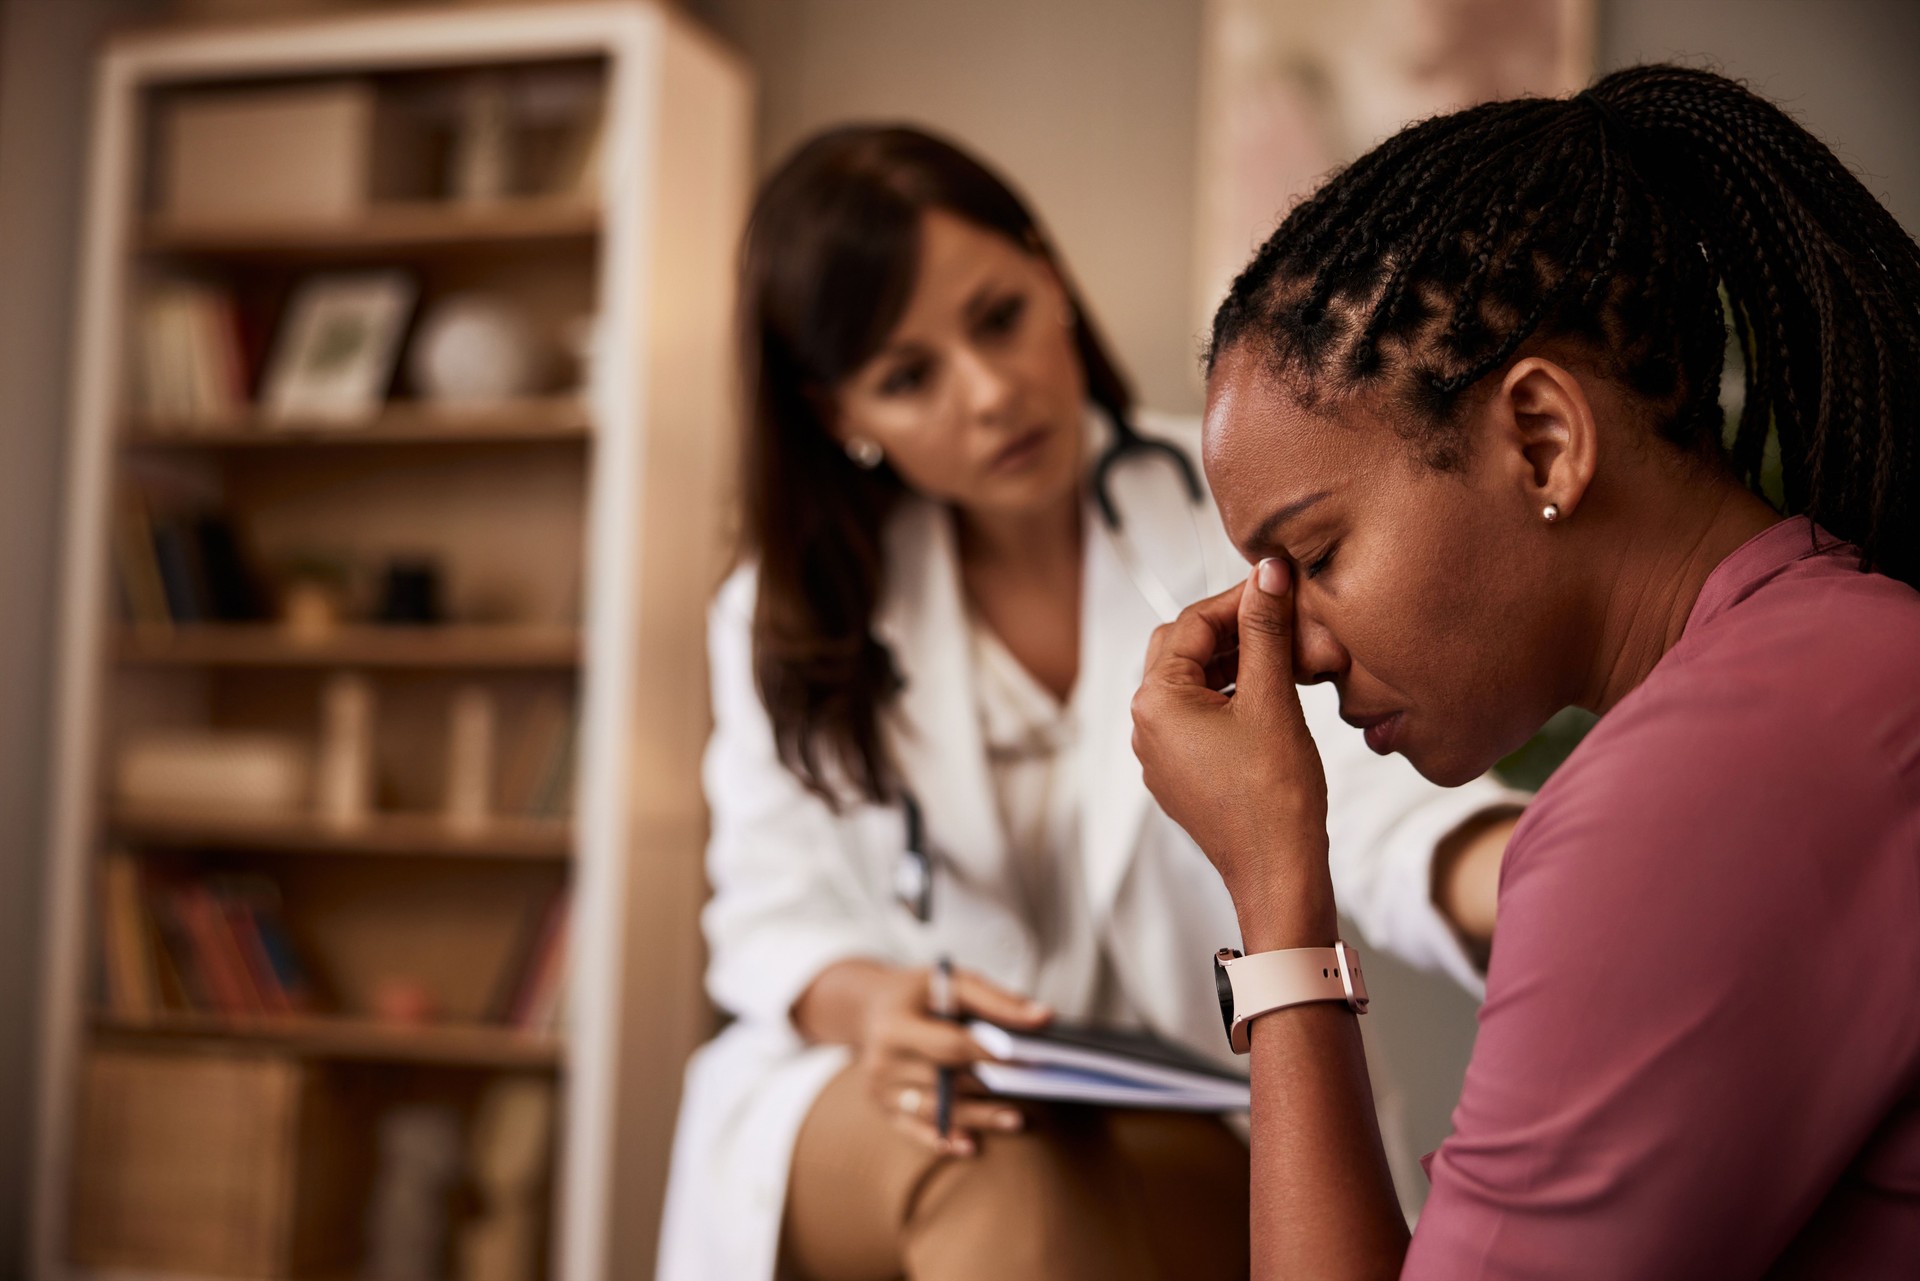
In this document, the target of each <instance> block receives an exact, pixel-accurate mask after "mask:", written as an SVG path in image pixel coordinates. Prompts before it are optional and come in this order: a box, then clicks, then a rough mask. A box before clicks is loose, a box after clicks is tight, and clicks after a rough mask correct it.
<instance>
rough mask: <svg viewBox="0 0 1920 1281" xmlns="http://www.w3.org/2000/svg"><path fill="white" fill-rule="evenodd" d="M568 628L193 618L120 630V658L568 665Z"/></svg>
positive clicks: (176, 663) (575, 657)
mask: <svg viewBox="0 0 1920 1281" xmlns="http://www.w3.org/2000/svg"><path fill="white" fill-rule="evenodd" d="M580 655H581V636H580V633H579V632H578V631H577V630H575V629H573V628H567V627H522V626H499V627H488V626H445V627H374V626H364V625H362V626H345V627H339V628H335V629H333V630H332V631H329V632H327V633H325V634H323V635H319V636H315V637H312V638H305V637H300V636H296V635H293V634H290V633H288V632H287V631H286V630H285V629H284V628H281V627H279V626H276V625H273V624H265V623H263V624H249V623H195V624H190V625H182V626H178V627H138V628H129V629H128V630H126V631H125V632H123V633H122V635H121V637H120V642H119V658H120V661H121V662H123V663H128V664H131V665H134V666H141V667H370V668H414V669H421V668H429V669H431V668H444V669H454V670H457V669H462V668H468V669H485V668H493V669H513V668H570V667H573V666H575V665H576V664H578V663H579V661H580Z"/></svg>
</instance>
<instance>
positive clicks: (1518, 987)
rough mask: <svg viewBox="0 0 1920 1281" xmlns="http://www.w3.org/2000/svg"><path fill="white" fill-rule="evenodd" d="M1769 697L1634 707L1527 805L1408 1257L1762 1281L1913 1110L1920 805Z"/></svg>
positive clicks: (1452, 1270) (1431, 1263)
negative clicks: (1880, 1132)
mask: <svg viewBox="0 0 1920 1281" xmlns="http://www.w3.org/2000/svg"><path fill="white" fill-rule="evenodd" d="M1759 706H1760V701H1759V700H1755V701H1753V702H1749V703H1748V704H1747V706H1745V707H1741V706H1738V705H1736V702H1735V701H1734V700H1728V701H1726V702H1724V703H1722V704H1720V705H1717V706H1708V707H1701V706H1697V705H1694V706H1688V707H1685V708H1681V709H1677V710H1668V711H1666V712H1662V711H1661V710H1660V709H1657V708H1654V709H1647V708H1642V709H1639V710H1638V712H1637V713H1635V712H1630V711H1629V709H1628V707H1627V706H1625V705H1623V707H1622V708H1620V709H1617V714H1619V713H1626V714H1627V715H1626V719H1625V722H1623V723H1617V724H1613V725H1608V724H1606V723H1604V722H1603V725H1602V730H1598V731H1596V736H1599V735H1601V734H1602V733H1603V731H1605V732H1607V734H1606V738H1607V739H1611V740H1612V742H1611V743H1609V742H1607V741H1606V740H1605V739H1599V738H1597V739H1596V741H1590V742H1589V743H1588V744H1586V745H1585V747H1583V748H1582V752H1581V753H1580V754H1579V755H1576V757H1575V760H1574V761H1573V762H1570V764H1569V766H1568V767H1567V770H1566V771H1565V776H1564V777H1563V778H1559V779H1556V780H1554V783H1553V784H1552V785H1550V787H1549V789H1548V790H1547V791H1546V792H1543V793H1542V795H1541V801H1540V803H1539V805H1538V806H1537V808H1536V809H1535V811H1533V812H1532V813H1530V814H1529V815H1528V817H1527V819H1526V820H1524V821H1523V824H1522V826H1521V828H1520V830H1519V832H1518V833H1517V834H1516V836H1515V840H1514V843H1513V846H1512V848H1511V850H1510V852H1509V854H1508V859H1507V865H1506V867H1505V869H1504V872H1503V876H1502V886H1501V894H1500V915H1499V922H1500V924H1499V932H1498V935H1497V943H1496V947H1495V950H1494V956H1493V966H1492V969H1491V972H1490V973H1489V975H1488V982H1487V990H1488V995H1487V1002H1486V1005H1485V1007H1484V1009H1483V1010H1482V1013H1481V1017H1480V1032H1479V1036H1478V1039H1477V1041H1476V1043H1475V1047H1474V1055H1473V1061H1472V1064H1471V1065H1470V1067H1469V1068H1468V1072H1467V1078H1466V1084H1465V1087H1464V1089H1463V1092H1462V1096H1461V1101H1460V1105H1459V1107H1458V1109H1457V1110H1456V1112H1455V1114H1454V1134H1453V1135H1452V1136H1451V1137H1450V1138H1449V1139H1448V1140H1447V1141H1446V1143H1445V1144H1444V1145H1442V1147H1441V1148H1440V1150H1439V1152H1438V1153H1437V1154H1435V1157H1434V1159H1433V1160H1432V1162H1431V1164H1430V1167H1429V1169H1430V1173H1431V1175H1432V1182H1433V1186H1432V1194H1431V1197H1430V1198H1429V1200H1428V1201H1427V1204H1426V1208H1425V1210H1424V1212H1423V1213H1422V1215H1421V1218H1420V1222H1419V1227H1418V1230H1417V1231H1416V1232H1415V1234H1414V1239H1413V1246H1412V1250H1411V1252H1410V1254H1409V1256H1408V1259H1407V1264H1406V1269H1405V1272H1404V1274H1403V1275H1404V1276H1406V1277H1412V1278H1423V1279H1425V1278H1453V1277H1461V1278H1464V1277H1488V1278H1499V1277H1521V1276H1527V1277H1539V1276H1554V1277H1586V1276H1595V1277H1598V1276H1606V1277H1668V1276H1672V1277H1683V1276H1722V1277H1735V1276H1755V1275H1758V1274H1759V1273H1761V1272H1763V1271H1765V1270H1766V1269H1767V1268H1768V1267H1769V1266H1770V1264H1771V1263H1772V1261H1773V1260H1774V1259H1776V1257H1778V1256H1779V1254H1780V1253H1781V1251H1782V1250H1783V1249H1785V1248H1786V1247H1787V1245H1788V1243H1789V1242H1790V1241H1792V1240H1793V1238H1794V1237H1795V1235H1796V1234H1797V1233H1799V1232H1800V1231H1801V1230H1802V1228H1803V1227H1804V1225H1806V1224H1807V1222H1808V1220H1809V1217H1810V1216H1812V1215H1813V1214H1814V1213H1815V1211H1816V1210H1817V1209H1818V1208H1819V1207H1820V1204H1821V1202H1822V1200H1823V1198H1825V1196H1826V1195H1827V1193H1828V1191H1829V1189H1831V1188H1832V1187H1833V1185H1834V1184H1835V1182H1836V1180H1838V1179H1840V1178H1841V1176H1842V1174H1843V1171H1844V1170H1845V1168H1846V1167H1847V1164H1848V1163H1849V1162H1850V1161H1852V1160H1853V1159H1854V1158H1855V1156H1856V1155H1857V1154H1858V1153H1859V1151H1860V1149H1861V1147H1862V1145H1863V1143H1865V1142H1866V1141H1867V1140H1868V1138H1869V1136H1870V1135H1871V1134H1872V1132H1873V1130H1874V1127H1875V1126H1876V1125H1877V1124H1878V1123H1879V1122H1880V1119H1881V1118H1882V1117H1883V1116H1884V1115H1885V1114H1886V1113H1887V1112H1888V1110H1889V1108H1891V1107H1893V1106H1894V1105H1895V1102H1896V1101H1897V1099H1898V1097H1899V1094H1900V1092H1901V1091H1902V1090H1903V1089H1904V1088H1905V1082H1906V1081H1907V1074H1908V1073H1909V1072H1910V1071H1911V1067H1912V1064H1913V1063H1914V1061H1915V1058H1914V1056H1915V1052H1916V1047H1915V1039H1916V1031H1915V1025H1916V1019H1915V1014H1914V1010H1913V1008H1912V1004H1913V987H1912V984H1911V983H1910V982H1908V981H1906V980H1904V979H1899V980H1894V981H1876V979H1875V975H1876V974H1881V975H1889V974H1905V975H1912V974H1915V973H1920V944H1916V942H1915V940H1914V938H1913V934H1914V931H1913V930H1912V929H1911V928H1909V925H1908V924H1907V923H1908V922H1909V921H1910V920H1911V914H1912V911H1913V903H1914V896H1915V893H1916V889H1915V860H1914V858H1913V853H1912V851H1913V850H1914V848H1916V846H1915V832H1914V831H1913V823H1912V817H1911V815H1912V811H1911V808H1910V806H1911V802H1910V801H1909V800H1907V799H1906V798H1904V796H1903V795H1902V792H1901V785H1900V784H1899V783H1898V782H1897V781H1896V780H1895V779H1894V778H1893V777H1892V775H1891V774H1890V773H1889V772H1888V771H1886V770H1885V769H1884V768H1883V767H1882V765H1881V763H1880V762H1877V761H1873V760H1863V759H1862V753H1860V752H1859V750H1858V748H1857V745H1852V746H1850V745H1849V744H1847V743H1846V742H1845V741H1844V736H1843V735H1840V734H1835V733H1830V732H1827V729H1826V727H1823V726H1820V725H1818V724H1808V725H1803V726H1787V725H1782V724H1780V723H1779V722H1778V719H1777V717H1778V713H1779V708H1778V705H1777V704H1776V705H1775V706H1773V707H1771V708H1769V709H1768V712H1767V713H1765V714H1763V713H1762V712H1761V711H1760V710H1759ZM1768 715H1771V716H1772V717H1774V718H1775V719H1773V720H1771V721H1768V720H1767V719H1766V717H1767V716H1768ZM1609 719H1610V720H1611V719H1612V718H1609ZM1706 727H1711V732H1709V729H1708V728H1706ZM1615 744H1618V745H1620V747H1621V748H1628V747H1629V745H1630V750H1615V747H1614V745H1615Z"/></svg>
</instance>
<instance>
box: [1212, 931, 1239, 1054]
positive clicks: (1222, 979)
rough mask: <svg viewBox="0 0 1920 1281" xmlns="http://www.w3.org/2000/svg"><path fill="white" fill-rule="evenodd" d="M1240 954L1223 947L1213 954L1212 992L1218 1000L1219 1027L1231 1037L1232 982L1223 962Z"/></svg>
mask: <svg viewBox="0 0 1920 1281" xmlns="http://www.w3.org/2000/svg"><path fill="white" fill-rule="evenodd" d="M1239 955H1240V953H1238V952H1236V951H1234V950H1233V949H1232V948H1230V947H1223V948H1221V949H1220V950H1219V951H1218V952H1215V953H1214V954H1213V990H1214V994H1215V995H1216V996H1218V997H1219V998H1220V1025H1221V1026H1222V1027H1224V1028H1226V1030H1227V1035H1228V1036H1232V1035H1233V980H1232V979H1230V978H1228V977H1227V967H1226V965H1225V964H1223V962H1225V961H1228V960H1232V959H1235V958H1237V957H1239Z"/></svg>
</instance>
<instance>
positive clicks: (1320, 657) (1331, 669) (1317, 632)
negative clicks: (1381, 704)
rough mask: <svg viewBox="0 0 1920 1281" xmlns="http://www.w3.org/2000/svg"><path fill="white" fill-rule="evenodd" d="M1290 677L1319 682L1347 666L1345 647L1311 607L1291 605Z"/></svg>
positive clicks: (1302, 682)
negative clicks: (1291, 643)
mask: <svg viewBox="0 0 1920 1281" xmlns="http://www.w3.org/2000/svg"><path fill="white" fill-rule="evenodd" d="M1294 611H1295V612H1294V619H1293V679H1294V682H1295V683H1296V684H1299V685H1320V684H1324V683H1325V682H1327V681H1330V680H1333V679H1335V678H1337V677H1338V676H1340V675H1341V674H1342V673H1344V672H1345V671H1346V670H1347V662H1348V659H1347V651H1346V648H1345V647H1344V646H1342V645H1341V644H1340V642H1339V641H1338V640H1336V639H1334V635H1333V632H1332V631H1331V630H1329V629H1328V627H1327V626H1326V624H1324V623H1322V622H1321V621H1320V620H1319V619H1317V618H1315V617H1314V616H1313V614H1312V613H1311V611H1309V610H1305V609H1301V608H1300V607H1299V606H1297V605H1296V606H1295V607H1294Z"/></svg>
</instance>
